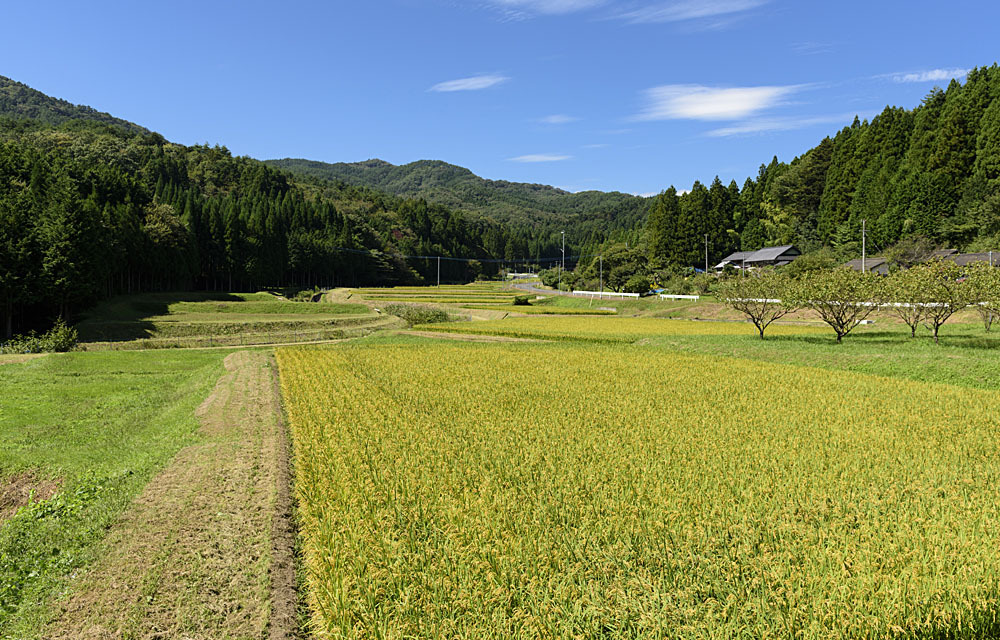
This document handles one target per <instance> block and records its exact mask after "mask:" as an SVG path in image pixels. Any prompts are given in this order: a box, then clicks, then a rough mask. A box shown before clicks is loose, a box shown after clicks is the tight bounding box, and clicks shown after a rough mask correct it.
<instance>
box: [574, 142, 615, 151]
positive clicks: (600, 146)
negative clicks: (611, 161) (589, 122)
mask: <svg viewBox="0 0 1000 640" xmlns="http://www.w3.org/2000/svg"><path fill="white" fill-rule="evenodd" d="M610 146H611V145H610V144H608V143H606V142H599V143H597V144H585V145H581V148H583V149H606V148H608V147H610Z"/></svg>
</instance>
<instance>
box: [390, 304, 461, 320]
mask: <svg viewBox="0 0 1000 640" xmlns="http://www.w3.org/2000/svg"><path fill="white" fill-rule="evenodd" d="M382 311H384V312H385V313H388V314H389V315H393V316H397V317H399V318H402V319H403V320H406V322H407V323H408V324H411V325H413V324H431V323H432V322H448V320H450V317H449V316H448V312H447V311H445V310H443V309H438V308H437V307H428V306H424V305H416V304H387V305H385V306H384V307H382Z"/></svg>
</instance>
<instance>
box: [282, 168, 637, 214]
mask: <svg viewBox="0 0 1000 640" xmlns="http://www.w3.org/2000/svg"><path fill="white" fill-rule="evenodd" d="M265 162H266V163H267V164H269V165H271V166H273V167H280V168H282V169H287V170H289V171H291V172H292V173H294V174H296V175H308V176H313V177H318V178H326V179H331V180H342V181H344V182H346V183H348V184H353V185H358V186H365V187H372V188H374V189H378V190H379V191H384V192H386V193H391V194H394V195H398V196H405V197H410V198H424V199H426V200H427V201H428V202H435V203H437V204H441V205H444V206H446V207H450V208H453V209H460V210H462V211H468V212H471V213H477V214H480V215H482V216H484V217H488V218H490V219H493V220H496V221H498V222H501V223H504V224H510V225H515V226H524V225H525V224H542V225H545V224H548V223H551V222H553V221H558V222H560V223H562V224H566V223H568V222H584V221H586V220H589V219H591V218H595V219H600V220H602V221H603V223H604V226H605V228H607V229H608V230H609V231H618V230H628V229H634V228H637V227H641V226H642V224H643V221H644V219H645V216H646V213H647V211H648V210H649V200H648V199H647V198H641V197H638V196H633V195H629V194H625V193H618V192H611V193H606V192H603V191H583V192H580V193H570V192H569V191H564V190H562V189H557V188H555V187H550V186H546V185H541V184H527V183H523V182H507V181H506V180H487V179H485V178H480V177H479V176H477V175H475V174H474V173H472V172H471V171H469V170H468V169H466V168H464V167H458V166H455V165H453V164H448V163H447V162H441V161H439V160H419V161H417V162H411V163H410V164H405V165H401V166H396V165H393V164H389V163H388V162H384V161H382V160H366V161H364V162H354V163H343V162H341V163H336V164H327V163H325V162H316V161H313V160H300V159H293V158H285V159H283V160H265ZM608 225H610V227H608Z"/></svg>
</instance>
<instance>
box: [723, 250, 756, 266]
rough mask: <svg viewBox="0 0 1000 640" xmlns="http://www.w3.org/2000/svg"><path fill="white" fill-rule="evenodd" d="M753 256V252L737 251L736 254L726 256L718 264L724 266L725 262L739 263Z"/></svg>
mask: <svg viewBox="0 0 1000 640" xmlns="http://www.w3.org/2000/svg"><path fill="white" fill-rule="evenodd" d="M753 254H754V252H753V251H737V252H736V253H730V254H729V255H728V256H726V257H725V258H723V259H722V262H720V263H719V264H725V263H727V262H739V261H741V260H745V259H746V258H749V257H750V256H752V255H753Z"/></svg>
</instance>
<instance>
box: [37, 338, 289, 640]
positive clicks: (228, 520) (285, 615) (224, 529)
mask: <svg viewBox="0 0 1000 640" xmlns="http://www.w3.org/2000/svg"><path fill="white" fill-rule="evenodd" d="M225 366H226V370H227V372H226V374H225V375H223V377H222V378H220V380H219V382H218V383H217V385H216V387H215V389H214V390H213V392H212V394H211V395H210V396H209V397H208V398H207V399H206V400H205V402H204V403H203V404H202V405H201V407H200V408H199V409H198V416H199V418H200V420H201V429H200V436H201V437H200V439H199V441H198V442H197V443H196V444H193V445H191V446H189V447H187V448H185V449H183V450H181V451H180V452H179V453H178V454H177V456H176V457H175V458H174V460H173V461H172V462H171V464H170V465H169V466H168V467H167V468H166V469H164V470H163V471H162V472H161V473H160V474H159V475H157V476H156V477H155V478H154V479H153V480H152V481H151V482H150V483H149V485H148V486H147V487H146V489H145V490H144V491H143V493H142V494H141V495H140V496H139V497H138V498H137V499H136V501H135V502H134V503H133V505H132V506H131V507H130V508H129V510H128V511H127V512H126V514H125V515H124V516H123V517H122V519H121V520H120V521H119V522H118V524H117V525H116V526H115V527H114V528H113V529H112V531H111V532H110V533H109V535H108V537H107V539H106V543H105V544H106V548H107V552H106V554H105V555H104V556H103V557H102V559H101V560H100V561H98V563H97V564H96V565H95V566H94V567H93V568H92V569H91V570H90V571H89V572H88V573H86V574H84V575H83V576H82V577H81V578H80V580H79V581H78V582H77V584H76V585H75V588H73V589H72V591H71V593H70V595H69V596H68V597H67V598H66V600H64V601H63V602H61V603H59V604H58V605H57V608H56V614H55V617H54V619H53V620H52V621H51V623H50V625H49V628H48V629H46V630H45V631H44V632H43V633H42V634H41V635H42V636H43V637H45V638H67V639H68V638H74V639H75V638H80V639H98V638H186V639H192V640H193V639H200V638H262V637H269V638H271V639H272V640H277V639H279V638H291V637H295V629H296V603H297V595H296V593H295V576H294V556H293V544H294V534H293V532H292V526H291V502H290V500H291V499H290V490H289V486H288V484H289V482H290V472H289V466H288V464H289V463H288V454H289V452H288V442H287V438H286V435H285V433H284V426H283V424H282V420H281V407H280V396H279V395H278V394H277V392H276V389H277V384H276V381H275V376H276V368H275V367H274V366H273V364H272V360H271V359H270V357H269V356H268V354H267V353H260V352H250V351H240V352H236V353H233V354H230V355H229V356H227V357H226V359H225Z"/></svg>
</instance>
